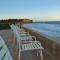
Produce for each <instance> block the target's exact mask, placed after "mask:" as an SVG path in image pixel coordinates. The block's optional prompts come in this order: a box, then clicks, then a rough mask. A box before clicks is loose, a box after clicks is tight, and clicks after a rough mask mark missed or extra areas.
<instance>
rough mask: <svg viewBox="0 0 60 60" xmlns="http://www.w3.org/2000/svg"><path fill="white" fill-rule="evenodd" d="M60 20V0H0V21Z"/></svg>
mask: <svg viewBox="0 0 60 60" xmlns="http://www.w3.org/2000/svg"><path fill="white" fill-rule="evenodd" d="M9 18H30V19H33V20H46V21H48V20H60V0H0V19H9Z"/></svg>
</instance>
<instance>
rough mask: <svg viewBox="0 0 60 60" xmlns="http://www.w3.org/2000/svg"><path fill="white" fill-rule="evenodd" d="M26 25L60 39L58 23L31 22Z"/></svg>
mask: <svg viewBox="0 0 60 60" xmlns="http://www.w3.org/2000/svg"><path fill="white" fill-rule="evenodd" d="M24 27H26V28H29V29H31V30H34V31H36V32H38V33H42V34H44V35H47V36H50V37H53V38H58V39H60V24H57V23H52V24H50V23H31V24H26V25H24Z"/></svg>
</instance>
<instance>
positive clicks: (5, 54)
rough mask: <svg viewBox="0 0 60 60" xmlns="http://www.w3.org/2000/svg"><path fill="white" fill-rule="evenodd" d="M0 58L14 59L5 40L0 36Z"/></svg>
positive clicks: (5, 59) (3, 59)
mask: <svg viewBox="0 0 60 60" xmlns="http://www.w3.org/2000/svg"><path fill="white" fill-rule="evenodd" d="M0 60H13V59H12V56H11V54H10V52H9V49H8V48H7V46H6V44H5V42H4V40H3V39H2V37H1V36H0Z"/></svg>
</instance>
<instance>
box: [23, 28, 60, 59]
mask: <svg viewBox="0 0 60 60" xmlns="http://www.w3.org/2000/svg"><path fill="white" fill-rule="evenodd" d="M24 29H25V31H27V32H29V33H30V34H31V35H32V36H36V39H37V40H38V41H40V42H41V44H42V46H43V47H44V51H43V54H44V60H60V44H59V43H57V42H56V41H54V40H53V39H50V38H47V37H45V36H44V35H41V34H40V33H37V32H34V31H32V30H30V29H27V28H24Z"/></svg>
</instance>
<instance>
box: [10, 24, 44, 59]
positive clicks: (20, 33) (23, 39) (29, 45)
mask: <svg viewBox="0 0 60 60" xmlns="http://www.w3.org/2000/svg"><path fill="white" fill-rule="evenodd" d="M10 27H11V29H12V31H13V33H14V36H15V37H16V40H17V47H19V48H17V49H19V60H20V53H21V51H22V52H23V51H29V50H31V51H32V50H36V51H37V55H38V53H40V56H41V60H43V56H42V50H43V47H42V46H41V43H40V41H37V40H36V38H35V41H34V40H33V38H32V37H34V36H31V35H30V34H29V33H28V32H25V31H24V29H22V28H19V27H18V26H16V25H14V24H12V25H11V26H10Z"/></svg>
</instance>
